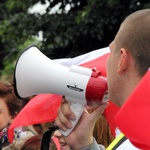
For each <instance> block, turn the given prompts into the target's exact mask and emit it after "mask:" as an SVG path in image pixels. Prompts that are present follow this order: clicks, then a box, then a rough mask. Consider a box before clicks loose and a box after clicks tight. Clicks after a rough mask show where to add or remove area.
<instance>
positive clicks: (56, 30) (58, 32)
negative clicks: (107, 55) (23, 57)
mask: <svg viewBox="0 0 150 150" xmlns="http://www.w3.org/2000/svg"><path fill="white" fill-rule="evenodd" d="M37 3H41V5H45V7H46V11H45V12H41V11H40V10H39V11H37V12H34V13H32V11H31V10H33V8H32V7H33V6H34V5H35V4H37ZM143 8H150V0H24V1H19V0H1V2H0V13H1V16H0V46H1V51H0V67H1V70H2V71H1V72H0V73H1V74H10V75H11V74H13V72H12V71H13V68H14V63H15V61H16V59H17V57H18V55H19V53H20V51H22V50H23V49H24V48H25V47H26V46H27V45H29V44H32V43H34V44H36V45H38V47H39V48H40V50H41V51H42V52H43V53H44V54H45V55H47V56H48V57H50V58H51V59H54V58H62V57H74V56H77V55H80V54H83V53H87V52H89V51H91V50H94V49H98V48H102V47H106V46H108V44H109V43H110V42H111V41H112V39H113V38H114V36H115V34H116V32H117V30H118V28H119V25H120V23H121V22H122V20H123V19H124V18H125V17H126V16H127V15H128V14H130V13H132V12H134V11H136V10H138V9H143ZM54 10H55V11H54ZM40 33H41V35H42V40H41V41H38V40H37V38H36V37H37V36H39V34H40ZM13 62H14V63H13Z"/></svg>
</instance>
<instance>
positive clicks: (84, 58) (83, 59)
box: [8, 47, 118, 142]
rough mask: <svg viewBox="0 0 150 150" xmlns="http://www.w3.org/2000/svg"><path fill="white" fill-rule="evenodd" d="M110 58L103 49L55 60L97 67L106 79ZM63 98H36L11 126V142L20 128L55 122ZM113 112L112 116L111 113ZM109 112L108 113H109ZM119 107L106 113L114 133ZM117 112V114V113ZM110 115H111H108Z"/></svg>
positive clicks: (9, 134)
mask: <svg viewBox="0 0 150 150" xmlns="http://www.w3.org/2000/svg"><path fill="white" fill-rule="evenodd" d="M108 56H109V48H108V47H107V48H103V49H99V50H95V51H92V52H90V53H87V54H83V55H81V56H77V57H75V58H71V59H58V60H54V61H55V62H56V63H60V64H62V65H66V66H68V67H70V66H71V65H81V66H83V67H87V68H93V67H96V68H97V70H99V71H100V72H101V75H102V76H104V77H106V61H107V58H108ZM60 101H61V96H59V95H54V94H39V95H37V96H35V97H34V98H33V99H32V100H31V101H30V102H29V103H28V104H27V105H26V106H25V107H24V108H23V109H22V110H21V112H20V113H19V114H18V116H17V117H16V118H15V119H14V121H13V123H12V124H11V125H10V127H9V130H8V137H9V140H10V142H12V140H13V129H14V128H16V127H18V126H26V125H32V124H38V123H43V122H50V121H54V120H55V118H56V115H57V109H58V107H59V105H60ZM109 109H110V110H111V114H110V113H109ZM107 110H108V111H107ZM117 110H118V107H117V106H116V105H114V104H113V103H110V105H109V107H108V108H106V111H105V112H104V114H105V116H106V119H107V121H108V123H109V125H110V128H111V131H112V133H114V131H115V128H116V126H115V124H114V121H113V118H114V115H115V113H116V112H117ZM115 111H116V112H115ZM108 113H109V115H107V114H108Z"/></svg>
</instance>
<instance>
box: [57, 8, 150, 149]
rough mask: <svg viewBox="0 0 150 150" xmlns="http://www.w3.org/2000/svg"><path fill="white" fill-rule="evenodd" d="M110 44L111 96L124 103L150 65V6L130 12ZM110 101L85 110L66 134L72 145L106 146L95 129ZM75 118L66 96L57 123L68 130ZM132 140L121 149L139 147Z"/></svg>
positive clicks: (76, 147)
mask: <svg viewBox="0 0 150 150" xmlns="http://www.w3.org/2000/svg"><path fill="white" fill-rule="evenodd" d="M109 48H110V56H109V58H108V60H107V80H108V96H109V99H110V100H111V101H112V102H114V103H115V104H116V105H118V106H119V107H121V106H122V105H124V103H125V101H126V100H127V98H128V97H129V96H130V94H131V93H132V91H133V90H134V89H135V87H136V86H137V84H138V83H139V81H140V80H141V79H142V77H143V76H144V74H145V73H146V72H147V70H148V68H149V67H150V9H143V10H139V11H136V12H134V13H132V14H130V15H129V16H128V17H127V18H126V19H125V20H124V21H123V23H122V24H121V26H120V29H119V31H118V33H117V34H116V36H115V38H114V40H113V41H112V43H111V44H110V45H109ZM135 101H136V100H135ZM107 105H108V104H107V103H104V104H102V105H101V106H99V107H97V109H96V110H95V111H94V112H93V113H91V114H88V113H87V111H84V112H83V114H82V117H81V119H80V120H79V122H78V124H77V125H76V127H75V128H74V130H73V131H72V132H71V133H70V134H69V136H67V137H65V140H66V142H67V144H68V145H70V147H71V149H73V150H82V149H83V150H99V149H102V150H103V149H104V148H103V147H102V146H100V145H98V144H97V143H96V141H95V139H94V138H93V136H92V131H93V128H94V124H95V122H96V120H97V119H98V118H99V116H100V115H101V114H102V113H103V111H104V109H105V108H106V107H107ZM74 119H75V115H74V113H73V112H72V111H71V110H70V108H69V105H68V103H67V102H66V101H65V99H63V100H62V104H61V106H60V109H59V111H58V117H57V119H56V120H55V123H56V125H57V126H58V127H59V128H60V129H61V130H63V131H66V130H67V129H68V128H71V127H72V124H71V122H70V120H74ZM131 132H132V131H131ZM141 132H142V131H141ZM137 138H138V137H137ZM93 139H94V140H93ZM129 140H130V139H127V140H126V141H125V142H123V143H122V144H121V145H120V146H119V147H118V148H117V150H123V149H126V150H137V149H139V148H136V147H135V146H134V145H132V144H131V143H130V141H129Z"/></svg>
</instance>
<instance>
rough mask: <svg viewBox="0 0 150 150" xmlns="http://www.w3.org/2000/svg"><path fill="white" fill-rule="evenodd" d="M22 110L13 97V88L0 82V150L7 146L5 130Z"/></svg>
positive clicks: (19, 102)
mask: <svg viewBox="0 0 150 150" xmlns="http://www.w3.org/2000/svg"><path fill="white" fill-rule="evenodd" d="M21 109H22V102H21V101H20V100H19V99H18V98H17V97H16V96H15V94H14V91H13V86H12V85H11V84H6V83H3V82H0V149H2V147H4V146H6V145H9V141H8V137H7V129H8V127H9V125H10V124H11V123H12V121H13V119H14V118H15V117H16V115H17V114H18V113H19V112H20V110H21Z"/></svg>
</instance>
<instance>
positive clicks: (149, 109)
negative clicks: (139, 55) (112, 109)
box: [115, 70, 150, 150]
mask: <svg viewBox="0 0 150 150" xmlns="http://www.w3.org/2000/svg"><path fill="white" fill-rule="evenodd" d="M149 117H150V70H148V72H147V73H146V74H145V76H144V77H143V78H142V80H141V81H140V83H139V84H138V85H137V87H136V88H135V90H134V91H133V92H132V94H131V95H130V96H129V98H128V99H127V101H126V102H125V104H124V105H123V106H122V108H121V109H120V110H119V112H118V113H117V115H116V117H115V122H116V124H117V125H118V127H119V129H120V130H121V131H122V132H123V133H124V134H125V136H126V137H127V138H129V140H130V141H131V142H132V143H133V145H135V146H136V147H138V148H139V149H143V150H150V140H149V139H150V125H149V123H150V121H149Z"/></svg>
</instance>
